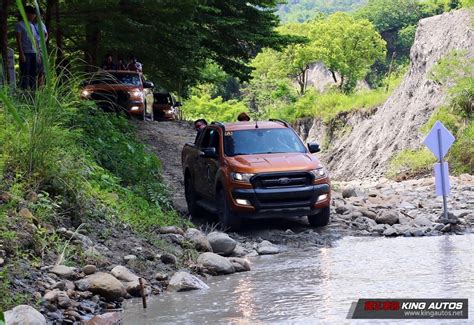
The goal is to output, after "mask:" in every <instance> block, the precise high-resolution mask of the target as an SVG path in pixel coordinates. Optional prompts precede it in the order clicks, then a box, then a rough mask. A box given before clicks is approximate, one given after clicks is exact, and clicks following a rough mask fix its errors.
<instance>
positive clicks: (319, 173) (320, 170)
mask: <svg viewBox="0 0 474 325" xmlns="http://www.w3.org/2000/svg"><path fill="white" fill-rule="evenodd" d="M311 174H313V175H314V179H315V180H317V179H320V178H324V177H326V176H327V175H326V171H325V170H324V168H322V167H321V168H318V169H315V170H312V171H311Z"/></svg>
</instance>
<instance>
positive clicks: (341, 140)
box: [296, 10, 474, 180]
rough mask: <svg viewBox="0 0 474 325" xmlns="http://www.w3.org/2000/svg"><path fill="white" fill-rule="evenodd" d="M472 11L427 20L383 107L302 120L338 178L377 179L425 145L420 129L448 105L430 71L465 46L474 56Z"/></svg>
mask: <svg viewBox="0 0 474 325" xmlns="http://www.w3.org/2000/svg"><path fill="white" fill-rule="evenodd" d="M472 26H473V11H467V10H458V11H453V12H449V13H445V14H443V15H439V16H435V17H430V18H427V19H423V20H421V21H420V23H419V27H418V30H417V32H416V38H415V43H414V45H413V47H412V49H411V53H410V57H411V64H410V69H409V71H408V73H407V75H406V76H405V78H404V80H403V82H402V83H401V85H400V86H399V87H398V88H397V89H396V90H395V91H394V93H393V94H392V95H391V97H390V98H389V99H388V100H387V102H385V104H384V105H382V106H381V107H378V108H376V109H373V110H371V111H363V112H351V113H345V114H340V115H339V118H338V119H335V120H334V121H333V122H332V123H331V124H330V125H323V124H322V123H321V121H319V120H314V119H304V120H301V121H299V122H298V123H297V124H296V128H297V129H298V130H299V132H300V134H301V136H302V137H303V138H304V139H305V140H306V141H319V142H320V143H322V144H325V145H326V147H328V149H327V150H326V151H325V152H324V153H323V154H322V160H323V161H325V163H326V164H327V165H328V168H329V170H330V171H331V174H332V175H333V177H334V178H337V179H345V180H347V179H355V178H368V177H370V178H378V177H380V176H382V175H383V174H384V173H385V171H386V169H387V167H388V164H389V161H390V159H391V158H392V157H393V156H394V155H395V154H396V153H398V152H400V151H401V150H403V149H415V148H419V147H420V146H421V142H422V140H423V135H422V134H421V133H420V132H419V130H420V127H421V126H422V125H423V124H425V123H426V122H427V120H428V119H429V117H430V116H431V114H432V113H433V111H434V110H435V109H436V108H438V107H439V106H440V105H442V104H444V103H445V100H446V95H445V92H444V91H443V90H442V89H441V88H440V87H439V86H438V85H436V84H435V83H434V82H432V81H431V80H429V78H428V74H429V72H430V70H431V68H432V67H433V65H435V64H436V62H437V61H438V60H439V59H441V58H443V57H444V56H445V55H446V54H448V53H449V52H451V51H453V50H459V49H464V50H467V51H468V53H469V55H471V56H474V32H473V28H472Z"/></svg>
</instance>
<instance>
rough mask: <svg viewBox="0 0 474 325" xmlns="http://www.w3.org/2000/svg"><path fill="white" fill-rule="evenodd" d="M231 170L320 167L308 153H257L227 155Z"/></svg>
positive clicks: (248, 171)
mask: <svg viewBox="0 0 474 325" xmlns="http://www.w3.org/2000/svg"><path fill="white" fill-rule="evenodd" d="M227 161H228V162H229V164H230V166H231V168H232V170H234V171H236V172H241V173H252V174H257V173H267V172H280V171H303V170H304V171H307V170H313V169H316V168H320V167H322V165H321V163H320V162H319V160H318V158H316V157H315V156H313V155H311V154H309V153H285V154H263V155H262V154H259V155H241V156H235V157H228V158H227Z"/></svg>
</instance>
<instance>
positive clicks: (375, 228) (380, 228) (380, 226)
mask: <svg viewBox="0 0 474 325" xmlns="http://www.w3.org/2000/svg"><path fill="white" fill-rule="evenodd" d="M370 231H371V232H376V233H379V234H381V233H383V232H384V231H385V225H383V224H377V225H375V226H373V227H372V228H370Z"/></svg>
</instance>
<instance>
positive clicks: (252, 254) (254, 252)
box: [245, 249, 258, 257]
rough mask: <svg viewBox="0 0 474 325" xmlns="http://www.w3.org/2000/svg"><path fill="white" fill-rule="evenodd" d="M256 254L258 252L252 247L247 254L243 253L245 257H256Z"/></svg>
mask: <svg viewBox="0 0 474 325" xmlns="http://www.w3.org/2000/svg"><path fill="white" fill-rule="evenodd" d="M256 256H258V253H257V251H256V250H254V249H252V250H251V251H250V252H248V253H247V254H245V257H256Z"/></svg>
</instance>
